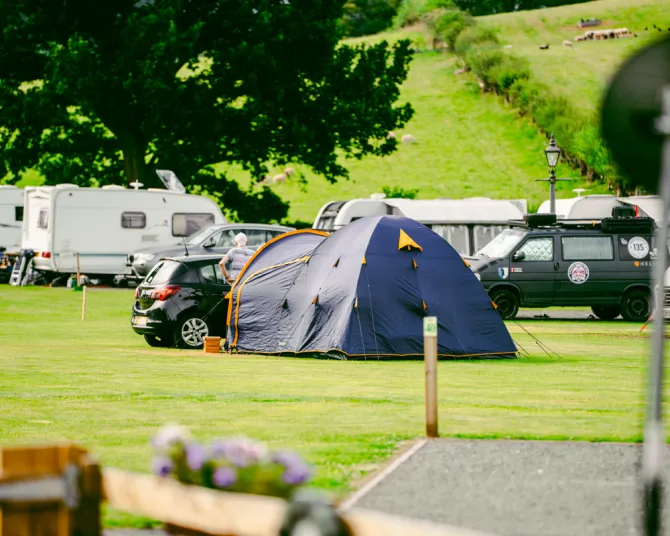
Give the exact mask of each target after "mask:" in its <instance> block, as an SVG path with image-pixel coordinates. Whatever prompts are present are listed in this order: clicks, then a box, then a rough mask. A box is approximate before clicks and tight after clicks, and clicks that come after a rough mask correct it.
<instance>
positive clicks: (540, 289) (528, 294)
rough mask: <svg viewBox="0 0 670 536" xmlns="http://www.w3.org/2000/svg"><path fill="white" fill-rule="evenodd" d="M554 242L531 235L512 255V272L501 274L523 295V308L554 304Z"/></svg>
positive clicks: (548, 237)
mask: <svg viewBox="0 0 670 536" xmlns="http://www.w3.org/2000/svg"><path fill="white" fill-rule="evenodd" d="M555 250H556V246H555V240H554V237H553V236H552V235H535V234H534V235H530V236H528V237H527V238H526V239H525V240H524V241H523V242H522V243H521V244H520V245H519V246H518V247H517V249H516V250H515V251H513V252H512V254H511V256H510V265H509V272H508V273H507V274H505V273H504V268H501V270H503V272H500V271H499V276H500V277H501V278H502V279H506V278H509V281H510V282H512V283H514V285H515V286H516V287H517V288H518V289H519V291H520V293H521V305H524V306H528V305H538V306H548V305H551V304H552V302H553V300H554V296H555V283H556V268H555V257H556V256H555Z"/></svg>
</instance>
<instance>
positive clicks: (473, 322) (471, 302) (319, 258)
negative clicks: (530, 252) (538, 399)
mask: <svg viewBox="0 0 670 536" xmlns="http://www.w3.org/2000/svg"><path fill="white" fill-rule="evenodd" d="M230 298H231V299H230V305H229V310H228V341H229V344H230V346H231V348H234V349H237V350H238V351H242V352H253V353H273V354H274V353H281V354H314V353H329V354H336V355H341V356H345V357H346V356H351V357H368V358H369V357H385V358H386V357H403V356H421V355H423V318H424V317H425V316H436V317H437V319H438V354H439V355H440V356H442V357H454V358H458V357H495V356H509V355H514V354H515V353H516V347H515V345H514V342H513V341H512V338H511V337H510V335H509V333H508V331H507V328H506V327H505V324H504V322H503V321H502V319H501V318H500V315H499V314H498V313H497V311H496V310H495V309H494V306H493V304H492V303H491V301H490V299H489V297H488V295H487V294H486V291H485V290H484V289H483V287H482V286H481V284H480V282H479V281H478V280H477V278H476V276H475V274H474V273H473V272H472V270H470V268H469V267H468V266H467V264H466V263H465V262H464V261H463V259H462V258H461V256H460V255H459V254H458V253H457V252H456V251H455V250H454V249H453V248H452V247H451V246H450V245H449V243H447V242H446V241H445V240H444V239H443V238H442V237H440V236H439V235H437V234H436V233H434V232H433V231H432V230H431V229H429V228H428V227H426V226H424V225H422V224H420V223H418V222H416V221H414V220H411V219H408V218H401V217H396V216H382V217H369V218H361V219H359V220H356V221H354V222H352V223H350V224H349V225H347V226H346V227H344V228H342V229H340V230H339V231H337V232H335V233H333V234H332V235H328V234H327V233H323V232H320V231H313V230H304V231H293V232H291V233H286V234H284V235H281V236H280V237H277V238H276V239H274V240H272V241H271V242H269V243H268V244H266V245H264V246H262V247H261V248H259V250H258V252H257V253H256V254H255V255H254V257H253V258H252V259H251V260H250V261H249V263H247V265H246V266H245V268H244V270H243V271H242V273H241V274H240V276H239V277H238V280H237V282H236V283H235V285H234V286H233V289H232V291H231V294H230Z"/></svg>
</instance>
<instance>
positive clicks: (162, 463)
mask: <svg viewBox="0 0 670 536" xmlns="http://www.w3.org/2000/svg"><path fill="white" fill-rule="evenodd" d="M172 469H173V466H172V462H171V461H170V459H169V458H166V457H165V456H156V457H155V458H154V459H153V460H151V472H152V473H153V474H155V475H156V476H168V475H169V474H170V473H171V472H172Z"/></svg>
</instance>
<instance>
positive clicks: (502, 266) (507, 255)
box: [466, 214, 657, 322]
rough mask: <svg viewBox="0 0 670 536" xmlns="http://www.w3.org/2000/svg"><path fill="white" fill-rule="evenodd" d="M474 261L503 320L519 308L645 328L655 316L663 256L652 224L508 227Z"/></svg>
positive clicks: (534, 217)
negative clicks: (576, 313)
mask: <svg viewBox="0 0 670 536" xmlns="http://www.w3.org/2000/svg"><path fill="white" fill-rule="evenodd" d="M509 224H510V228H509V229H507V230H505V231H503V232H502V233H501V234H499V235H498V236H497V237H495V238H494V239H493V240H492V241H491V242H489V243H488V244H487V245H486V246H485V247H483V248H482V249H481V250H480V251H479V252H477V253H476V254H475V255H474V257H466V260H467V261H468V263H469V264H470V267H471V268H472V270H473V271H474V272H475V273H476V274H477V277H478V278H479V279H480V281H481V282H482V285H483V286H484V288H485V289H486V291H487V292H488V293H489V296H490V297H491V300H492V301H493V302H494V303H495V304H496V306H497V307H498V311H499V312H500V314H501V315H502V316H503V318H505V319H511V318H514V317H515V316H516V315H517V313H518V311H519V307H553V306H559V307H583V306H588V307H591V309H592V310H593V313H594V314H595V315H596V316H597V317H598V318H602V319H604V320H612V319H614V318H616V317H617V316H619V315H621V316H623V318H624V319H625V320H629V321H635V322H644V321H646V320H647V319H648V318H649V316H650V315H651V312H652V308H653V307H652V292H651V289H652V285H651V267H652V265H653V259H654V258H655V257H656V255H657V251H656V249H655V247H654V246H655V240H654V238H653V236H654V229H655V223H654V220H653V219H651V218H630V217H626V218H616V217H612V218H605V219H603V220H601V221H577V220H563V221H556V217H555V216H554V215H552V214H531V215H527V216H526V218H524V221H512V222H509Z"/></svg>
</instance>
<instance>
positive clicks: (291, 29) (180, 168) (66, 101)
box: [0, 0, 413, 221]
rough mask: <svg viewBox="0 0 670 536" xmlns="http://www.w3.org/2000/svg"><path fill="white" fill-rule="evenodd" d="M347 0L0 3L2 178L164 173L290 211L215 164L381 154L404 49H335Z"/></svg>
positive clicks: (332, 176) (402, 74)
mask: <svg viewBox="0 0 670 536" xmlns="http://www.w3.org/2000/svg"><path fill="white" fill-rule="evenodd" d="M342 4H343V2H342V1H341V0H115V1H114V2H89V1H88V0H49V1H45V0H22V1H20V2H16V1H15V0H0V27H1V28H2V36H1V37H0V39H1V42H0V45H1V46H0V112H1V117H2V121H0V177H1V176H3V175H7V176H8V178H9V182H16V180H18V177H19V174H20V173H22V172H24V171H25V170H27V169H30V168H36V169H37V170H39V171H40V172H41V173H42V174H43V175H44V176H45V177H46V181H47V183H48V184H57V183H60V182H70V183H76V184H79V185H95V184H99V185H103V184H110V183H119V182H125V183H128V182H132V181H135V180H139V181H140V182H142V183H143V184H144V185H146V186H159V185H160V183H159V182H157V181H158V178H157V176H156V175H155V172H154V170H155V169H156V168H162V169H172V170H173V171H175V173H176V174H177V175H178V176H179V178H180V179H181V181H182V182H183V183H184V184H185V186H186V187H187V188H188V189H191V190H203V191H206V192H208V193H210V194H212V195H214V196H216V197H217V198H218V199H219V200H220V202H221V203H222V204H223V205H224V206H225V207H226V208H228V209H232V210H233V212H234V213H235V212H236V214H237V216H238V218H240V219H247V220H253V219H255V220H259V221H272V220H277V219H279V218H281V217H283V216H285V215H286V212H287V206H286V204H285V203H284V202H283V201H281V199H279V198H278V197H277V196H276V194H274V193H273V192H272V191H271V190H270V189H268V188H258V187H256V188H255V189H251V188H250V189H246V188H241V187H240V186H239V185H238V184H237V183H236V182H234V181H233V180H231V179H229V178H226V177H225V176H224V174H223V172H222V171H221V169H220V168H217V167H214V164H217V163H220V162H227V163H235V164H240V165H241V166H242V167H243V168H244V169H246V170H248V171H249V172H250V173H251V175H252V177H254V179H256V180H260V179H261V178H262V177H263V176H264V175H265V174H266V173H267V169H268V166H273V165H281V166H283V165H287V164H289V163H291V162H299V163H302V164H304V165H306V166H308V167H309V168H311V169H312V170H314V171H315V172H316V173H317V174H320V175H323V176H325V177H326V178H327V179H328V180H330V181H335V180H337V179H338V178H341V177H345V176H346V175H347V172H346V169H344V168H343V167H342V166H341V164H339V163H338V157H339V156H348V157H355V158H361V157H363V156H365V155H371V154H372V155H387V154H390V153H391V152H393V151H394V150H395V149H396V147H397V145H396V141H395V140H394V139H386V135H387V132H388V131H390V130H393V129H395V128H399V127H402V126H403V125H404V124H405V123H406V122H407V121H408V120H409V119H410V117H411V116H412V113H413V112H412V108H411V106H410V105H408V104H405V105H398V104H397V100H398V97H399V88H400V85H401V84H402V82H403V81H404V80H405V78H406V76H407V72H408V69H409V62H410V59H411V52H410V50H409V45H408V43H407V42H399V43H397V44H395V45H393V46H392V47H390V46H389V45H388V44H387V43H381V44H379V45H375V46H371V47H363V46H358V47H350V46H346V45H342V44H341V43H340V37H341V28H340V25H339V24H340V23H339V21H340V18H341V16H342Z"/></svg>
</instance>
